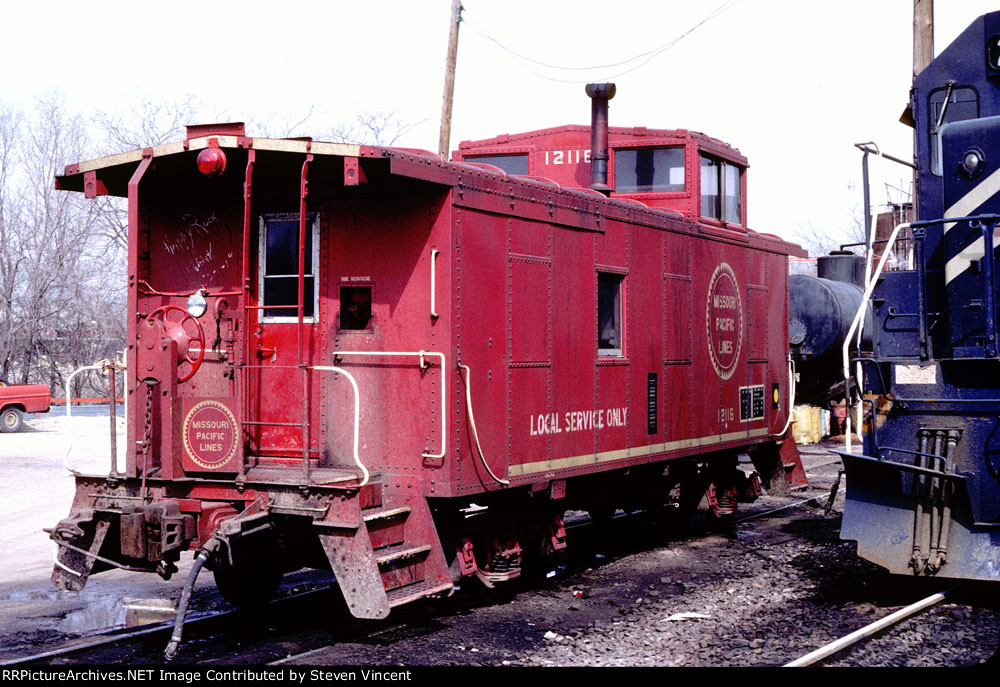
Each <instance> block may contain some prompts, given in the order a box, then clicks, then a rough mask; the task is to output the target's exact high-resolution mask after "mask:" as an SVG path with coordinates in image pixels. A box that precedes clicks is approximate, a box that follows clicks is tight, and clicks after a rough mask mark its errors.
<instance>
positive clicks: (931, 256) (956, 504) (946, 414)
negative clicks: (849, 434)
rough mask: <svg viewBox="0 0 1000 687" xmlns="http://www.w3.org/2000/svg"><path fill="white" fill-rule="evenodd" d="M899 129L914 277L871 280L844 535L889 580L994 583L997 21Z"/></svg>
mask: <svg viewBox="0 0 1000 687" xmlns="http://www.w3.org/2000/svg"><path fill="white" fill-rule="evenodd" d="M906 119H909V120H910V121H911V123H912V124H913V126H914V127H915V129H916V136H915V140H916V155H915V161H916V163H917V164H916V172H915V174H916V177H915V179H916V191H917V192H916V210H917V216H918V218H919V221H914V222H912V223H911V224H910V228H911V230H912V238H913V247H914V251H913V253H914V263H915V268H914V269H908V270H900V271H891V272H889V271H887V272H884V273H882V274H881V275H878V279H877V280H876V281H875V283H874V284H872V282H871V281H869V282H868V285H869V286H870V287H871V288H873V295H872V298H871V303H870V307H871V309H872V311H873V313H874V322H875V325H874V331H873V332H872V339H873V345H874V350H873V353H872V354H871V357H866V359H864V360H863V361H862V362H863V363H864V374H863V376H864V379H863V392H864V393H865V394H866V395H867V396H868V399H866V400H867V401H868V402H869V404H870V403H871V401H870V399H871V398H872V397H876V398H879V397H880V398H879V400H878V401H876V403H875V404H874V407H875V408H877V413H876V421H875V422H874V423H869V425H868V427H867V430H866V431H865V432H864V435H863V438H864V445H863V451H861V452H858V451H857V449H854V450H848V451H845V452H844V454H843V459H844V467H845V469H846V472H847V501H846V504H845V507H844V518H843V527H842V529H841V535H842V536H843V537H844V538H845V539H851V540H856V541H857V542H858V554H859V555H860V556H862V557H863V558H866V559H868V560H871V561H873V562H875V563H877V564H879V565H881V566H883V567H885V568H887V569H888V570H889V571H890V572H893V573H898V574H910V575H937V576H939V577H955V578H967V579H980V580H1000V458H998V454H1000V431H998V428H1000V419H998V418H1000V347H998V345H997V332H998V327H997V325H998V320H997V306H998V304H1000V301H998V298H997V296H998V293H997V276H996V273H997V265H998V262H997V258H996V255H995V250H994V249H995V247H996V246H997V244H998V243H1000V238H998V234H997V231H996V230H997V226H998V224H1000V194H998V192H1000V12H993V13H990V14H986V15H984V16H981V17H979V18H978V19H977V20H976V21H975V22H973V23H972V24H971V25H970V26H969V28H967V29H966V30H965V31H964V32H963V33H962V34H961V35H960V36H959V37H958V38H956V39H955V41H954V42H953V43H952V44H951V45H949V46H948V47H947V48H946V49H945V50H944V51H943V52H942V53H941V54H940V55H938V57H937V58H935V59H934V60H933V61H932V62H931V63H930V64H929V65H928V66H927V67H926V68H925V69H923V71H921V72H920V73H919V74H918V75H917V76H916V77H915V78H914V81H913V90H912V92H911V101H910V108H909V109H908V112H907V116H906ZM898 229H899V230H900V231H899V232H898V233H896V234H894V236H897V235H898V236H902V235H903V234H904V233H905V229H906V227H905V226H901V227H899V228H898ZM987 245H988V246H992V247H993V248H991V249H986V246H987ZM892 251H893V246H892V245H891V244H890V245H887V246H886V247H885V249H884V250H883V253H884V254H886V255H888V254H890V253H891V252H892ZM845 367H846V364H845ZM850 367H851V371H852V372H853V371H854V369H855V368H854V365H851V366H850ZM868 407H869V408H870V407H871V405H869V406H868Z"/></svg>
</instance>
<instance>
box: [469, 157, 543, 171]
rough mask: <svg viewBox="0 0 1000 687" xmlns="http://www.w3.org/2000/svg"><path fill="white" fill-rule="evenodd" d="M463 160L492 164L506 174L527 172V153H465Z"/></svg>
mask: <svg viewBox="0 0 1000 687" xmlns="http://www.w3.org/2000/svg"><path fill="white" fill-rule="evenodd" d="M465 161H466V162H480V163H483V164H487V165H493V166H494V167H499V168H500V169H502V170H503V171H505V172H507V174H521V175H526V174H527V173H528V155H527V153H525V154H524V155H476V156H468V155H467V156H466V157H465Z"/></svg>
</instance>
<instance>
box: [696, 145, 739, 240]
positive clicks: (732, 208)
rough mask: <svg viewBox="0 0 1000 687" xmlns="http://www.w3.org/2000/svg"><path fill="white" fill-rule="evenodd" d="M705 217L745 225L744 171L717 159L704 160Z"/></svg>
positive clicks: (703, 196) (702, 213)
mask: <svg viewBox="0 0 1000 687" xmlns="http://www.w3.org/2000/svg"><path fill="white" fill-rule="evenodd" d="M701 215H702V217H710V218H712V219H718V220H722V221H723V222H727V223H729V224H743V169H742V168H741V167H738V166H736V165H733V164H730V163H728V162H723V161H722V160H716V159H715V158H711V157H706V156H704V155H703V156H702V158H701Z"/></svg>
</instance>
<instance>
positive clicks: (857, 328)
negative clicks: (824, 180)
mask: <svg viewBox="0 0 1000 687" xmlns="http://www.w3.org/2000/svg"><path fill="white" fill-rule="evenodd" d="M909 227H910V223H909V222H903V223H902V224H897V225H896V226H895V228H893V230H892V233H891V234H889V240H888V241H887V242H886V247H885V250H884V251H883V252H882V257H881V258H880V259H879V261H878V267H877V268H876V269H875V273H874V274H873V275H872V276H871V278H870V279H869V280H868V283H867V284H866V286H865V292H864V294H863V295H862V296H861V306H860V307H859V308H858V312H857V313H856V314H855V315H854V321H853V322H851V327H850V329H848V331H847V336H846V337H844V346H843V360H844V394H845V395H846V396H847V400H848V401H850V396H851V358H850V347H851V339H852V338H854V334H855V332H856V333H857V334H858V336H859V337H860V335H861V331H862V327H863V322H864V316H865V312H867V310H868V300H869V299H870V298H871V296H872V291H874V290H875V284H876V282H878V278H879V276H880V275H881V274H882V270H883V269H884V268H885V263H886V261H887V260H888V258H889V253H891V252H892V244H893V243H895V242H896V237H897V236H898V235H899V232H900V230H901V229H904V228H909ZM860 366H861V365H860V363H859V364H858V367H859V368H860ZM858 383H859V385H860V384H861V380H860V379H859V380H858ZM859 392H860V388H859ZM859 407H860V408H863V404H859ZM845 419H846V423H847V427H846V432H845V434H844V446H845V448H846V450H847V452H848V453H850V452H851V413H850V412H848V413H847V417H846V418H845ZM858 424H859V430H858V431H859V432H860V424H861V418H860V417H859V418H858ZM858 439H863V437H861V435H860V433H859V435H858Z"/></svg>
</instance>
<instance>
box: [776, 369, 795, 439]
mask: <svg viewBox="0 0 1000 687" xmlns="http://www.w3.org/2000/svg"><path fill="white" fill-rule="evenodd" d="M797 415H798V413H796V412H795V361H794V360H792V354H791V353H789V354H788V420H787V421H786V422H785V426H784V427H782V429H781V431H780V432H778V433H777V434H772V435H771V436H775V437H781V436H784V435H785V432H787V431H788V428H789V427H791V426H792V422H793V420H792V417H793V416H797Z"/></svg>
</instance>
